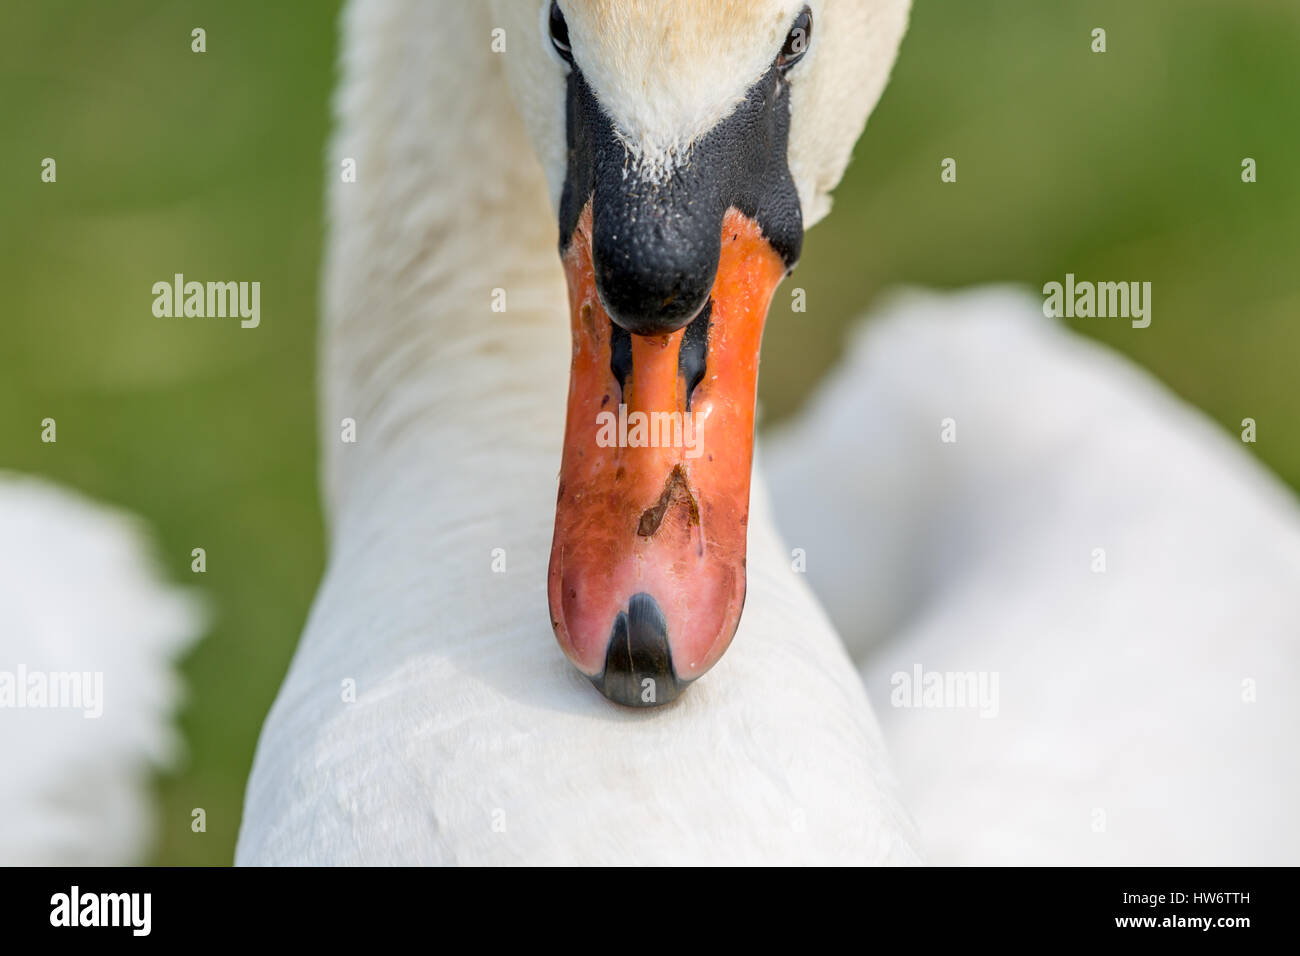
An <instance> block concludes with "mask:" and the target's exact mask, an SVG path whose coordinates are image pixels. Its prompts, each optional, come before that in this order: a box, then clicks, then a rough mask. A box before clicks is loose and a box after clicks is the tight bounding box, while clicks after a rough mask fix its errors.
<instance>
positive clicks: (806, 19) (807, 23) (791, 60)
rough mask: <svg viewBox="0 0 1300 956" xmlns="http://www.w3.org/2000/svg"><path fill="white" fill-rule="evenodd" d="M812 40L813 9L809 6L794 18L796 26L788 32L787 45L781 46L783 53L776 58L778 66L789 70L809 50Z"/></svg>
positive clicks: (780, 68)
mask: <svg viewBox="0 0 1300 956" xmlns="http://www.w3.org/2000/svg"><path fill="white" fill-rule="evenodd" d="M811 42H812V11H811V10H809V9H808V8H807V7H804V8H803V12H802V13H800V14H799V16H797V17H795V18H794V26H792V27H791V28H790V32H789V33H788V34H786V37H785V46H783V47H781V53H780V55H779V56H777V58H776V68H777V69H778V70H788V69H790V67H792V66H794V65H795V64H796V63H798V62H799V61H800V60H802V59H803V55H804V54H805V53H807V52H808V44H809V43H811Z"/></svg>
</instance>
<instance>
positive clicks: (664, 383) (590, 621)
mask: <svg viewBox="0 0 1300 956" xmlns="http://www.w3.org/2000/svg"><path fill="white" fill-rule="evenodd" d="M495 6H496V12H497V15H498V17H499V18H500V19H501V21H502V22H504V23H505V24H507V35H508V36H513V37H516V38H518V37H521V36H522V37H525V38H528V37H529V35H530V30H529V23H530V21H531V23H532V30H531V33H532V35H533V36H534V37H536V40H535V42H532V41H531V39H525V40H523V41H519V40H515V41H512V42H514V43H515V46H514V48H512V50H511V51H509V52H507V54H506V64H507V70H508V72H509V75H510V80H511V86H512V90H513V92H514V95H515V98H516V100H517V101H518V103H519V106H520V109H521V113H522V115H523V116H524V118H525V121H526V123H527V125H528V127H529V130H530V134H531V136H532V139H533V142H534V145H535V148H536V150H537V154H538V156H539V158H540V159H541V161H542V163H543V166H544V167H545V169H546V173H547V178H548V183H549V185H550V188H551V195H552V200H553V202H554V205H555V210H556V217H557V223H558V227H559V247H560V255H561V259H562V262H563V265H564V269H565V273H566V276H567V279H568V287H569V300H570V313H571V328H572V334H573V364H572V368H571V376H570V389H569V400H568V418H567V424H566V429H565V439H564V454H563V461H562V465H561V472H560V488H559V496H558V499H557V505H556V523H555V537H554V541H553V545H552V553H551V564H550V571H549V588H548V591H549V599H550V608H551V618H552V623H553V626H554V628H555V632H556V636H557V638H558V640H559V642H560V644H561V646H562V647H563V649H564V651H565V652H566V653H567V654H568V656H569V657H570V659H571V660H572V661H573V663H574V664H575V665H576V666H577V667H578V668H579V669H580V670H581V671H582V672H583V673H584V674H586V675H587V676H588V677H590V678H591V679H592V681H593V683H595V685H596V686H597V687H598V688H599V689H600V690H601V691H602V692H603V693H604V694H605V695H606V696H607V697H609V698H610V699H612V700H615V701H617V702H619V703H623V704H628V705H632V706H647V705H655V704H662V703H665V702H667V701H669V700H672V699H673V698H675V697H676V696H677V695H678V694H679V693H680V692H681V690H682V689H683V687H684V686H685V685H686V684H688V683H689V682H690V681H692V680H694V679H695V678H697V677H699V676H700V675H701V674H703V673H704V672H705V671H706V670H708V669H709V668H710V667H711V666H712V665H713V664H714V663H715V662H716V661H717V660H718V658H719V657H720V656H721V655H722V653H723V651H724V650H726V648H727V646H728V644H729V643H730V641H731V638H732V636H733V635H734V633H735V630H736V627H737V625H738V624H739V621H740V615H741V609H742V607H743V604H744V597H745V545H746V531H747V522H748V514H749V478H750V470H751V463H752V450H753V433H754V399H755V389H756V385H757V373H758V352H759V343H760V340H761V337H762V329H763V324H764V321H765V318H766V314H767V310H768V305H769V303H770V301H771V298H772V295H773V293H774V292H775V289H776V287H777V285H778V284H779V283H780V282H781V280H782V279H783V278H784V277H785V276H786V275H787V274H788V273H789V271H790V270H791V269H793V267H794V265H795V263H796V262H797V260H798V257H799V252H800V249H801V246H802V239H803V231H804V228H805V227H806V225H807V224H808V223H810V222H811V221H813V220H815V219H817V218H819V217H820V216H821V215H822V214H823V213H824V212H825V211H826V208H827V206H828V203H829V198H828V193H829V191H830V189H831V188H832V187H833V186H834V184H835V183H836V182H838V181H839V178H840V176H841V174H842V173H843V170H844V166H845V164H846V163H847V160H848V156H849V153H850V151H851V149H852V146H853V143H854V141H855V140H856V139H857V136H858V134H859V133H860V132H861V128H862V125H863V123H864V122H865V119H866V116H867V114H868V113H869V111H870V109H871V107H872V106H873V105H874V103H875V101H876V99H877V97H878V96H879V93H880V91H881V89H882V88H883V86H884V82H885V79H886V78H887V75H888V71H889V68H890V66H891V65H892V63H893V58H894V53H895V50H896V47H897V44H898V42H899V40H900V39H901V36H902V32H903V28H904V25H905V20H906V11H907V2H906V0H812V2H804V0H691V2H685V0H683V2H663V0H557V2H554V3H552V2H550V0H545V2H540V3H539V2H538V0H526V2H525V0H515V2H511V0H496V3H495ZM512 26H513V27H514V29H513V30H511V27H512Z"/></svg>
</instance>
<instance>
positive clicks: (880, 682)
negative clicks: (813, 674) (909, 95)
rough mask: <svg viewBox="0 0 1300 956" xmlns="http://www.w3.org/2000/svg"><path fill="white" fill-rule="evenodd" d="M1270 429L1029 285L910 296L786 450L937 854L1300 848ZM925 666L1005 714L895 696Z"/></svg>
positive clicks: (1290, 606)
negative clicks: (1223, 420)
mask: <svg viewBox="0 0 1300 956" xmlns="http://www.w3.org/2000/svg"><path fill="white" fill-rule="evenodd" d="M1133 334H1137V335H1140V334H1143V333H1142V332H1139V331H1135V332H1134V333H1133ZM949 418H951V419H953V420H954V422H955V428H956V437H957V441H956V442H953V443H945V442H943V441H941V432H942V427H943V426H942V423H943V421H944V419H949ZM1248 447H1249V446H1246V445H1243V444H1242V443H1241V442H1240V441H1237V440H1235V436H1233V435H1229V434H1225V433H1224V432H1223V431H1222V430H1220V429H1219V428H1218V427H1217V426H1215V425H1214V424H1212V423H1211V422H1209V421H1208V420H1206V418H1205V417H1204V416H1203V415H1201V414H1200V413H1199V412H1197V411H1195V410H1194V409H1191V408H1189V407H1187V406H1186V405H1184V404H1183V403H1181V402H1179V401H1178V400H1177V399H1175V398H1174V397H1173V396H1171V395H1170V394H1169V393H1168V392H1167V391H1165V390H1164V389H1163V388H1162V387H1161V386H1160V385H1159V384H1158V383H1157V382H1156V381H1155V380H1153V379H1152V378H1151V377H1150V376H1149V375H1147V374H1146V373H1144V372H1142V371H1141V370H1139V369H1138V368H1136V367H1135V366H1133V365H1132V364H1130V363H1129V362H1127V361H1125V360H1124V359H1122V358H1120V357H1119V356H1117V355H1115V354H1114V353H1112V352H1110V351H1108V350H1106V349H1104V348H1102V347H1100V346H1098V345H1096V344H1093V343H1091V342H1089V341H1088V340H1086V339H1084V338H1081V337H1079V336H1077V335H1074V334H1072V333H1070V332H1069V331H1067V330H1066V329H1064V328H1063V327H1062V326H1061V325H1060V324H1059V323H1057V322H1056V321H1054V320H1050V319H1046V318H1044V317H1043V314H1042V309H1041V300H1039V299H1036V298H1034V297H1031V296H1030V295H1029V294H1028V293H1025V292H1021V291H1019V290H1012V289H1006V288H988V289H977V290H971V291H967V292H962V293H954V294H948V295H939V294H922V293H911V294H908V295H906V296H904V297H902V298H899V299H896V300H895V301H894V302H893V303H892V304H891V305H890V306H888V307H887V308H885V310H884V312H883V314H882V315H881V316H880V318H879V319H877V320H876V321H874V322H872V323H870V324H869V325H867V326H866V327H865V328H864V329H863V330H861V331H860V332H859V333H858V334H857V335H856V337H855V339H854V341H853V343H852V345H851V346H850V348H849V351H848V355H847V357H846V359H845V361H844V363H843V365H842V366H841V367H840V368H839V369H838V370H837V371H836V372H835V374H834V375H833V376H832V377H831V378H830V379H829V380H828V381H827V382H826V383H824V384H823V385H822V386H821V388H820V390H819V392H818V394H817V396H816V397H815V398H814V400H813V401H812V402H811V403H810V405H809V407H808V408H807V409H806V410H805V411H804V412H803V413H802V414H801V415H800V416H798V418H796V419H795V420H794V421H793V422H792V423H790V425H788V426H787V427H786V428H784V429H783V430H782V432H781V434H780V435H779V436H777V437H776V438H775V440H774V441H773V442H772V443H771V444H770V445H769V448H768V451H769V455H768V458H767V464H768V466H769V467H768V476H769V478H770V480H771V483H772V490H773V496H774V500H775V502H776V507H777V514H778V515H779V517H780V519H781V521H780V523H781V526H782V529H783V530H784V531H786V533H787V534H788V535H789V538H790V543H791V545H792V546H801V547H804V548H805V549H806V550H807V553H808V574H809V578H810V579H811V581H812V583H813V584H814V586H815V588H816V589H817V591H818V594H819V596H820V597H821V598H822V599H823V600H824V601H825V602H826V606H827V607H828V609H829V611H830V614H831V617H832V619H833V620H834V621H835V623H836V624H837V626H838V627H839V629H840V632H841V633H842V634H843V635H844V637H845V639H846V641H847V642H848V644H849V646H850V648H851V650H852V652H853V654H854V656H855V658H856V659H857V660H858V661H859V662H860V663H861V665H862V673H863V677H864V680H865V682H866V687H867V691H868V693H869V694H870V695H871V698H872V700H873V701H875V702H876V705H877V708H878V712H879V713H880V715H881V722H882V726H883V727H884V730H885V733H886V738H887V742H888V744H889V747H890V751H891V753H892V755H893V757H894V760H895V765H896V767H897V769H898V772H899V775H900V778H901V779H902V781H903V783H904V785H905V792H906V800H905V802H907V804H908V806H909V808H910V809H912V811H913V812H914V813H915V815H916V817H917V820H918V822H919V824H920V826H921V828H922V831H923V843H924V845H925V846H926V848H927V849H928V851H929V858H930V859H931V860H932V861H934V862H945V863H985V864H987V863H1003V862H1005V863H1040V864H1061V863H1083V864H1094V863H1095V864H1101V863H1111V864H1139V863H1140V864H1157V863H1158V864H1173V865H1188V864H1265V863H1269V864H1281V863H1294V862H1295V861H1296V859H1297V858H1300V826H1298V825H1297V824H1296V822H1295V814H1294V812H1293V808H1294V807H1295V806H1296V804H1297V803H1298V802H1300V752H1298V751H1297V749H1296V747H1295V732H1296V728H1297V727H1300V588H1297V586H1296V582H1297V581H1300V512H1298V511H1297V508H1296V501H1295V498H1294V496H1293V495H1292V493H1291V492H1290V490H1289V489H1287V488H1286V487H1285V486H1283V485H1282V484H1281V483H1280V482H1279V481H1278V480H1277V479H1276V478H1274V477H1273V476H1272V475H1271V474H1269V473H1268V471H1267V470H1266V469H1265V468H1263V467H1261V466H1260V465H1259V463H1258V462H1257V461H1256V460H1255V459H1254V457H1253V456H1252V455H1251V454H1250V452H1249V451H1247V450H1246V449H1247V448H1248ZM1096 549H1101V551H1103V552H1104V554H1098V552H1097V550H1096ZM1099 558H1101V559H1104V569H1105V570H1104V571H1099V570H1094V569H1095V568H1099V567H1100V566H1101V565H1100V564H1098V561H1099ZM917 664H919V665H921V666H922V667H923V668H924V670H925V671H956V672H968V671H976V672H978V671H984V672H996V673H997V674H998V688H999V706H998V710H997V716H996V718H982V717H981V716H980V715H979V713H978V711H977V710H975V709H916V708H909V707H892V706H890V699H891V694H892V693H893V692H894V690H895V687H896V686H902V681H901V680H900V681H899V682H898V684H897V685H895V684H893V683H891V681H892V680H893V676H894V675H895V674H897V673H900V672H904V673H908V674H911V673H912V672H913V670H914V667H915V665H917Z"/></svg>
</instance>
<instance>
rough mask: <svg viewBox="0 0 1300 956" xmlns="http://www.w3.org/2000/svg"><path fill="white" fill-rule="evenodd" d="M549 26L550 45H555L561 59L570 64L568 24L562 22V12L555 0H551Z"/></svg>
mask: <svg viewBox="0 0 1300 956" xmlns="http://www.w3.org/2000/svg"><path fill="white" fill-rule="evenodd" d="M550 28H551V45H552V46H554V47H555V52H556V53H558V54H560V59H561V60H563V61H564V62H565V63H568V64H569V65H570V66H572V65H573V50H572V49H571V48H570V47H569V25H568V24H567V23H565V22H564V14H563V13H562V12H561V11H560V5H559V4H558V3H556V2H555V0H551V18H550Z"/></svg>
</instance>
